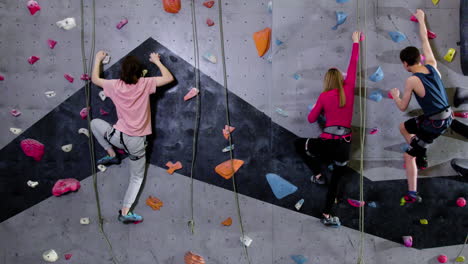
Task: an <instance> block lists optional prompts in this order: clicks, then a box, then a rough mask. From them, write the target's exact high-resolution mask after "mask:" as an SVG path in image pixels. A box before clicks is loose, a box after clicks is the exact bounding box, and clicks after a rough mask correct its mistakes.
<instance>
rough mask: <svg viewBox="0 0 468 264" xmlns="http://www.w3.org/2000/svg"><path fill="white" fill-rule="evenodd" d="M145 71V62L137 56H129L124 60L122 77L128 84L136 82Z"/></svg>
mask: <svg viewBox="0 0 468 264" xmlns="http://www.w3.org/2000/svg"><path fill="white" fill-rule="evenodd" d="M142 72H143V64H141V62H140V60H138V58H137V57H135V56H127V57H125V58H124V60H123V62H122V69H121V72H120V79H121V80H122V81H124V82H125V83H126V84H136V83H137V82H138V79H139V78H140V76H141V73H142Z"/></svg>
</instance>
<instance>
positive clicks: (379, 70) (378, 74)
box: [369, 66, 384, 82]
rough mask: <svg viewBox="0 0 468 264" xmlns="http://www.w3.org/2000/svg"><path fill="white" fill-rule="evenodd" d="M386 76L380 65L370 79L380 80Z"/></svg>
mask: <svg viewBox="0 0 468 264" xmlns="http://www.w3.org/2000/svg"><path fill="white" fill-rule="evenodd" d="M383 78H384V72H383V70H382V68H381V67H380V66H379V67H378V68H377V70H376V71H375V72H374V74H372V75H371V76H370V77H369V79H370V80H371V81H373V82H380V81H381V80H382V79H383Z"/></svg>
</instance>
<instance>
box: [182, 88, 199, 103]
mask: <svg viewBox="0 0 468 264" xmlns="http://www.w3.org/2000/svg"><path fill="white" fill-rule="evenodd" d="M199 92H200V90H198V89H197V88H192V89H190V91H189V92H188V93H187V94H186V95H185V96H184V101H188V100H190V99H192V98H193V97H195V96H197V95H198V93H199Z"/></svg>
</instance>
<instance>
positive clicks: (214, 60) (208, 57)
mask: <svg viewBox="0 0 468 264" xmlns="http://www.w3.org/2000/svg"><path fill="white" fill-rule="evenodd" d="M203 58H204V59H205V60H207V61H209V62H211V63H213V64H216V63H217V62H218V59H217V58H216V56H215V55H213V54H212V53H211V52H209V51H208V52H206V53H205V54H203Z"/></svg>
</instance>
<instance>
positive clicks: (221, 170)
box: [215, 159, 244, 180]
mask: <svg viewBox="0 0 468 264" xmlns="http://www.w3.org/2000/svg"><path fill="white" fill-rule="evenodd" d="M243 164H244V161H243V160H238V159H233V160H232V161H231V160H226V161H225V162H223V163H221V164H219V165H218V166H216V168H215V172H216V173H218V174H219V175H220V176H221V177H223V178H224V179H226V180H229V179H230V178H231V177H232V175H234V173H235V172H237V171H238V170H239V168H240V167H241V166H242V165H243ZM232 167H234V168H232Z"/></svg>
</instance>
